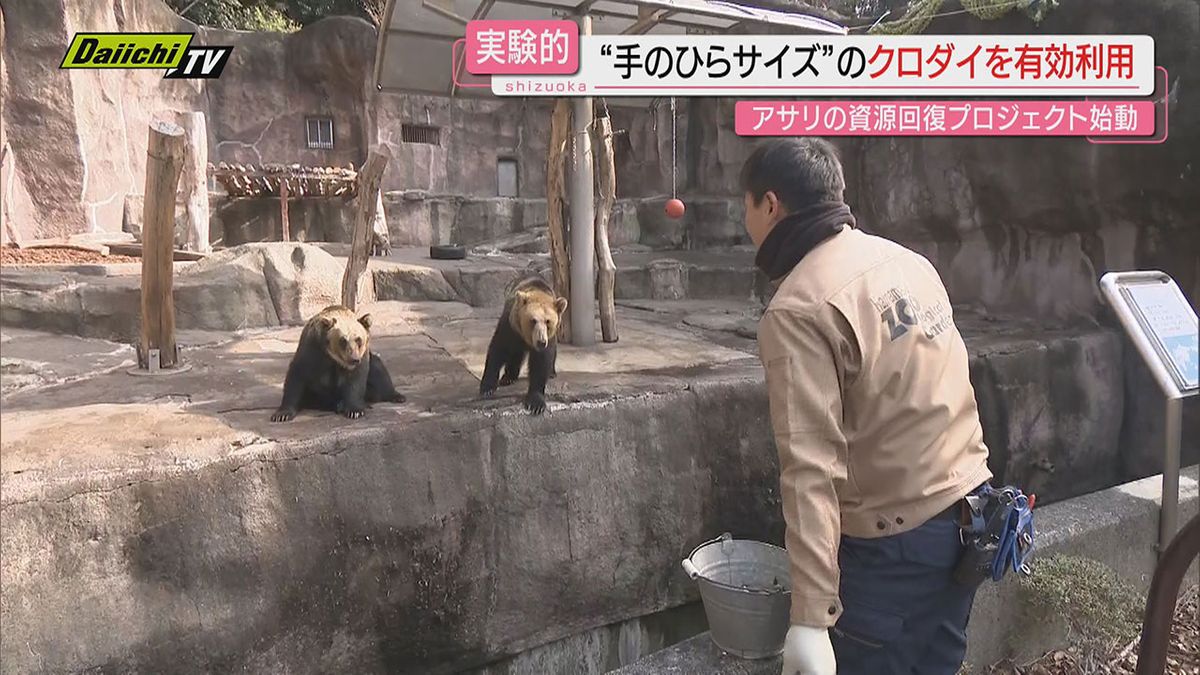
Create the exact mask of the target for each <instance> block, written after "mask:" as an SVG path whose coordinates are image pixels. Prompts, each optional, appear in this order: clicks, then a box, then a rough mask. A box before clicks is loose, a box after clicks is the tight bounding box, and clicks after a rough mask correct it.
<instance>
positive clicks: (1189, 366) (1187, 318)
mask: <svg viewBox="0 0 1200 675" xmlns="http://www.w3.org/2000/svg"><path fill="white" fill-rule="evenodd" d="M1100 290H1101V292H1102V293H1103V294H1104V298H1105V300H1107V301H1108V304H1109V305H1111V306H1112V308H1113V310H1114V311H1115V312H1116V314H1117V317H1118V318H1119V319H1120V321H1121V326H1122V327H1123V328H1124V329H1125V332H1126V333H1127V334H1128V335H1129V338H1130V339H1131V340H1133V344H1134V346H1135V347H1136V348H1137V350H1138V353H1139V354H1141V356H1142V360H1144V361H1145V362H1146V365H1147V366H1148V367H1149V368H1150V372H1151V374H1152V375H1153V376H1154V379H1155V380H1156V381H1157V382H1158V385H1159V387H1160V388H1161V389H1162V390H1163V394H1164V395H1165V396H1166V420H1165V421H1166V430H1165V433H1166V450H1165V454H1164V460H1163V487H1162V510H1161V513H1160V516H1159V535H1158V542H1159V543H1158V552H1159V554H1160V555H1161V553H1162V552H1163V551H1164V550H1165V549H1166V547H1167V544H1169V543H1170V541H1171V539H1172V538H1173V537H1174V536H1175V529H1176V521H1177V518H1178V512H1179V469H1180V467H1179V462H1180V460H1179V445H1180V437H1181V435H1182V433H1183V425H1182V417H1183V399H1184V398H1187V397H1189V396H1195V395H1196V394H1198V393H1200V346H1198V338H1197V319H1196V312H1195V311H1194V310H1193V309H1192V308H1191V306H1190V305H1188V302H1187V298H1186V297H1184V295H1183V291H1181V290H1179V286H1178V285H1177V284H1176V283H1175V280H1174V279H1172V278H1171V277H1170V276H1168V275H1166V274H1164V273H1162V272H1156V271H1138V272H1109V273H1108V274H1105V275H1104V276H1103V277H1101V278H1100Z"/></svg>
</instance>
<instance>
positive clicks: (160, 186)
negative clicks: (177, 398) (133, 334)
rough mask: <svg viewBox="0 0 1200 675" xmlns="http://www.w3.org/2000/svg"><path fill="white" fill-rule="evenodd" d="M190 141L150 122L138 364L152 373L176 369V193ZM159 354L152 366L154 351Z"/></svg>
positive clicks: (166, 124)
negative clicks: (151, 355)
mask: <svg viewBox="0 0 1200 675" xmlns="http://www.w3.org/2000/svg"><path fill="white" fill-rule="evenodd" d="M186 153H187V142H186V140H185V136H184V131H183V129H182V128H180V127H179V126H178V125H175V124H171V123H170V122H163V121H154V122H151V123H150V140H149V142H148V143H147V146H146V201H145V211H143V213H142V339H141V342H140V343H139V344H138V366H139V367H141V368H143V369H149V370H151V371H153V370H156V369H158V368H174V367H175V366H176V365H178V361H179V354H178V352H177V351H176V346H175V301H174V298H173V297H172V294H171V291H172V283H173V281H174V280H173V279H172V275H173V272H174V267H173V262H174V249H175V195H176V192H177V190H178V188H179V175H180V173H181V171H182V169H183V163H184V159H185V155H186ZM152 349H153V350H158V363H151V359H150V350H152Z"/></svg>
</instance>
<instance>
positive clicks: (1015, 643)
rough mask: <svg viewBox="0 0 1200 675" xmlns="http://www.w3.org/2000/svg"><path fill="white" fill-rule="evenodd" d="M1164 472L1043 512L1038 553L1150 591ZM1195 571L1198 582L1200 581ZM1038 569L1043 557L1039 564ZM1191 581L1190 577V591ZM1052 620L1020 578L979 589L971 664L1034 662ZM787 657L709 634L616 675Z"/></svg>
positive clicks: (763, 666)
mask: <svg viewBox="0 0 1200 675" xmlns="http://www.w3.org/2000/svg"><path fill="white" fill-rule="evenodd" d="M1198 476H1200V471H1198V470H1197V467H1195V466H1193V467H1191V468H1189V469H1185V470H1184V472H1183V476H1182V477H1181V479H1180V521H1181V523H1183V522H1187V519H1189V518H1192V517H1193V516H1195V515H1196V513H1197V506H1198V504H1200V499H1198V496H1200V490H1198V489H1197V486H1198V482H1197V478H1198ZM1161 488H1162V476H1161V475H1160V476H1152V477H1150V478H1144V479H1142V480H1138V481H1134V482H1132V483H1126V484H1124V485H1119V486H1117V487H1114V488H1110V489H1107V490H1102V491H1100V492H1094V493H1092V494H1088V495H1083V496H1080V497H1075V498H1073V499H1068V500H1066V501H1061V502H1058V503H1056V504H1051V505H1049V506H1046V507H1043V508H1039V509H1037V511H1036V513H1037V520H1036V524H1037V528H1038V535H1037V537H1038V538H1037V543H1038V548H1039V551H1038V556H1042V557H1044V556H1049V555H1055V554H1066V555H1072V556H1080V557H1085V558H1090V559H1093V560H1097V561H1100V562H1102V563H1104V564H1105V565H1108V566H1109V567H1111V568H1113V570H1115V571H1116V572H1117V574H1119V575H1120V576H1121V577H1122V578H1123V579H1125V580H1127V581H1129V582H1130V583H1132V584H1133V585H1134V586H1136V587H1137V588H1138V589H1140V590H1142V591H1145V590H1146V589H1148V588H1149V586H1150V579H1151V576H1152V575H1153V574H1154V566H1155V561H1156V555H1155V549H1154V546H1155V543H1156V541H1157V537H1158V509H1159V505H1160V504H1161V501H1162V489H1161ZM1194 572H1195V570H1193V574H1192V575H1191V576H1189V579H1190V580H1192V581H1191V582H1192V583H1196V582H1198V581H1200V579H1198V578H1197V577H1196V576H1195V574H1194ZM1034 573H1035V574H1036V573H1037V572H1036V561H1035V563H1034ZM1187 585H1188V582H1187V581H1185V588H1186V586H1187ZM1054 624H1055V622H1054V621H1053V620H1052V618H1049V617H1036V616H1029V615H1028V613H1027V610H1026V604H1025V602H1024V600H1023V598H1022V596H1021V588H1020V586H1019V583H1018V582H1017V581H1016V579H1015V577H1012V576H1010V577H1008V578H1006V579H1005V580H1004V581H1003V582H1001V583H999V584H992V583H988V584H985V585H984V587H983V588H982V589H981V590H980V593H979V596H978V598H977V599H976V601H975V608H974V611H973V612H972V614H971V629H970V645H969V647H968V650H967V663H969V664H972V665H974V666H976V667H986V666H988V665H991V664H993V663H996V662H997V661H1000V660H1002V659H1006V658H1009V659H1013V660H1014V661H1016V662H1018V663H1023V662H1026V661H1029V660H1032V659H1034V658H1036V657H1038V656H1040V655H1041V654H1044V653H1045V652H1047V651H1049V650H1051V649H1054V648H1056V647H1062V646H1064V645H1065V644H1066V643H1067V636H1066V635H1065V634H1064V633H1063V632H1062V631H1060V630H1055V626H1054ZM780 665H781V664H780V660H779V659H778V658H775V659H763V660H761V661H748V660H745V659H739V658H736V657H733V656H730V655H728V654H725V653H723V652H722V651H721V650H720V649H718V648H717V646H716V645H715V644H714V643H713V641H712V639H711V637H710V636H709V634H708V633H702V634H700V635H697V636H695V637H693V638H690V639H688V640H685V641H683V642H680V643H679V644H676V645H674V646H672V647H669V648H667V649H664V650H662V651H659V652H655V653H653V654H651V655H649V656H647V657H645V658H643V659H641V660H638V661H636V662H634V663H632V664H630V665H628V666H626V667H624V668H620V669H617V670H615V671H611V672H612V674H613V675H685V674H686V675H691V674H692V673H728V674H730V675H760V674H761V675H778V673H779V669H780Z"/></svg>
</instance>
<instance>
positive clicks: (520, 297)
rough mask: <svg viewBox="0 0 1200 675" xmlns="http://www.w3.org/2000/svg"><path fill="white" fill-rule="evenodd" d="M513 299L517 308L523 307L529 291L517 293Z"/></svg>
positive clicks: (527, 299)
mask: <svg viewBox="0 0 1200 675" xmlns="http://www.w3.org/2000/svg"><path fill="white" fill-rule="evenodd" d="M514 299H515V300H516V305H517V306H518V307H520V306H522V305H524V304H525V303H527V302H529V291H517V294H516V296H515V297H514Z"/></svg>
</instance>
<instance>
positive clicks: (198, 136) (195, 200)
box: [178, 112, 212, 253]
mask: <svg viewBox="0 0 1200 675" xmlns="http://www.w3.org/2000/svg"><path fill="white" fill-rule="evenodd" d="M178 120H179V126H180V127H182V128H183V132H184V136H185V137H186V138H187V155H186V157H185V161H184V165H183V175H182V176H181V183H180V188H181V189H182V190H183V194H184V200H185V203H186V204H187V209H186V213H187V227H186V228H185V229H184V232H185V233H186V234H187V236H186V237H185V238H184V241H183V247H184V248H185V249H187V250H191V251H199V252H201V253H208V252H209V251H211V250H212V246H211V245H210V244H209V241H208V239H209V236H208V223H209V211H208V174H207V172H206V171H205V167H207V166H208V127H207V125H206V124H205V121H204V113H202V112H185V113H180V114H179V115H178Z"/></svg>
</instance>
